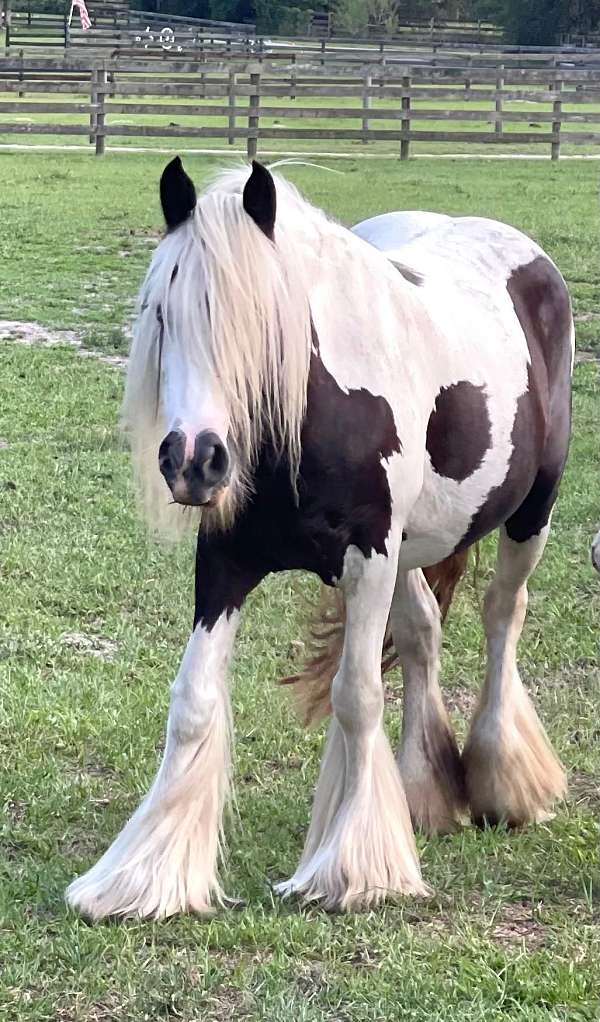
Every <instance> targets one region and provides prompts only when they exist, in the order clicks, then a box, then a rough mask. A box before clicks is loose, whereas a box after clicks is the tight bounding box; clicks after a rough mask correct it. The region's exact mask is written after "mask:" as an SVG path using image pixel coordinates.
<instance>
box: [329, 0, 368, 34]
mask: <svg viewBox="0 0 600 1022" xmlns="http://www.w3.org/2000/svg"><path fill="white" fill-rule="evenodd" d="M335 27H336V28H337V29H338V30H339V31H341V32H348V33H349V35H355V36H361V35H366V33H367V30H368V27H369V12H368V10H367V4H366V0H338V3H337V5H336V8H335Z"/></svg>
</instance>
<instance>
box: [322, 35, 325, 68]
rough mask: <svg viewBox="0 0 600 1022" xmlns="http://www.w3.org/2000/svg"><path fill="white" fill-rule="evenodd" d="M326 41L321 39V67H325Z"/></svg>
mask: <svg viewBox="0 0 600 1022" xmlns="http://www.w3.org/2000/svg"><path fill="white" fill-rule="evenodd" d="M325 45H326V41H325V39H321V67H325Z"/></svg>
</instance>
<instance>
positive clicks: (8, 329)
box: [0, 319, 127, 368]
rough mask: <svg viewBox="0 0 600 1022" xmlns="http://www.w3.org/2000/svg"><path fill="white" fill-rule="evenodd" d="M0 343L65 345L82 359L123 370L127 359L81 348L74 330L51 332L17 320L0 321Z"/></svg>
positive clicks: (31, 345)
mask: <svg viewBox="0 0 600 1022" xmlns="http://www.w3.org/2000/svg"><path fill="white" fill-rule="evenodd" d="M0 341H9V342H11V343H12V344H23V345H25V346H26V347H35V346H40V347H43V348H59V347H64V346H65V345H66V346H68V347H71V348H76V349H77V353H78V354H79V355H81V357H82V358H95V359H97V360H98V361H99V362H104V363H105V365H112V366H117V367H118V368H124V367H125V366H126V365H127V359H126V358H124V357H123V356H122V355H104V354H103V353H102V352H101V351H90V350H89V349H88V348H84V347H82V342H81V338H80V337H79V335H78V334H77V333H76V332H75V331H74V330H51V329H49V328H47V327H45V326H42V325H41V324H40V323H28V322H26V321H24V320H17V319H0Z"/></svg>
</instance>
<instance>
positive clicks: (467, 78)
mask: <svg viewBox="0 0 600 1022" xmlns="http://www.w3.org/2000/svg"><path fill="white" fill-rule="evenodd" d="M472 67H473V58H472V57H471V56H470V55H469V56H468V57H467V74H466V76H465V92H467V91H468V89H470V88H471V69H472Z"/></svg>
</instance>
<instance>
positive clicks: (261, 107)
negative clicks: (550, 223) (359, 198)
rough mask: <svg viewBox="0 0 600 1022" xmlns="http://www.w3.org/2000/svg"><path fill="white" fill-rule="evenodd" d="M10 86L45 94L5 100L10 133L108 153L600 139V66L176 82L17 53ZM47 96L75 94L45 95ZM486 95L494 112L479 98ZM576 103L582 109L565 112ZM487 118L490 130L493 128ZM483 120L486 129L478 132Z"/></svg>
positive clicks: (5, 129) (257, 73) (196, 77)
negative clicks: (524, 126) (137, 147)
mask: <svg viewBox="0 0 600 1022" xmlns="http://www.w3.org/2000/svg"><path fill="white" fill-rule="evenodd" d="M152 70H154V69H152ZM0 92H4V93H9V94H10V93H15V92H16V93H18V95H19V96H24V95H25V93H27V94H29V95H30V96H31V97H36V98H35V99H33V98H32V99H29V100H28V101H22V102H18V101H16V100H13V101H11V100H2V101H0V133H5V134H42V135H46V134H47V135H87V136H88V138H89V140H90V142H92V144H94V146H95V150H96V153H97V154H98V155H102V153H103V152H104V150H105V144H106V138H107V137H109V136H113V137H114V136H122V137H139V138H143V137H164V138H186V137H189V138H212V139H226V140H227V142H228V143H229V144H233V143H234V142H235V141H236V140H244V141H245V143H246V150H247V154H248V157H249V158H253V157H254V156H256V154H257V152H258V148H259V142H260V141H261V140H266V139H274V138H277V139H279V140H299V139H322V140H324V139H328V140H332V141H340V140H342V141H343V140H346V141H350V142H357V141H358V142H361V143H362V144H363V145H367V144H368V143H369V142H373V141H386V140H387V141H389V142H393V143H394V144H396V143H399V150H397V151H398V152H399V156H400V159H403V160H406V159H408V157H409V155H410V147H411V143H413V142H422V141H424V142H433V143H436V142H444V143H448V142H456V143H475V144H484V145H488V144H490V143H496V144H497V143H501V144H503V145H519V144H521V145H525V144H526V145H529V144H534V143H535V144H540V145H546V146H549V147H550V154H551V157H552V159H554V160H557V159H559V157H560V149H561V144H563V143H566V142H569V143H575V144H580V143H581V144H582V143H592V144H600V112H598V111H597V110H594V109H592V110H588V109H587V107H588V106H590V105H591V104H594V103H595V104H598V105H600V70H599V71H590V72H588V73H587V75H586V76H585V77H584V78H582V76H581V73H580V72H565V73H564V74H559V73H558V72H556V71H552V72H546V73H545V76H544V75H543V74H542V72H540V71H534V72H530V73H524V72H518V73H517V72H515V70H514V69H512V70H509V69H506V68H504V67H502V66H500V67H499V68H498V69H496V70H495V71H494V72H493V75H489V74H487V73H485V74H483V73H481V72H476V73H475V72H469V76H468V77H466V76H465V77H464V79H463V80H462V81H460V82H457V81H455V80H452V81H447V82H445V83H441V84H440V83H439V82H437V83H435V84H430V83H429V79H428V78H427V76H426V75H425V76H423V69H419V68H414V69H412V73H404V74H402V75H401V76H398V75H395V76H392V75H385V76H383V75H382V76H380V77H377V76H376V75H375V74H373V73H371V72H369V73H366V74H363V75H361V76H359V75H355V76H354V77H352V78H350V77H348V78H344V79H343V81H342V82H341V83H340V82H338V84H337V85H336V84H332V83H331V82H328V81H327V80H326V77H325V76H323V77H321V78H319V77H318V76H308V77H306V78H305V77H303V76H301V75H299V74H298V73H297V70H296V73H295V74H294V75H293V76H292V75H291V74H289V75H284V76H282V75H281V74H277V73H275V72H273V71H268V72H265V69H264V68H262V67H261V66H260V65H259V64H256V63H255V64H249V65H246V66H245V68H244V70H243V71H240V70H239V68H238V67H237V66H234V67H231V68H230V69H229V70H228V71H227V72H226V73H224V72H223V71H222V70H221V69H220V68H215V67H214V65H211V64H210V63H204V64H196V65H194V69H193V70H190V71H189V72H188V73H187V74H184V73H182V72H181V69H180V68H179V69H178V71H177V77H176V79H175V80H174V79H173V78H172V77H171V76H170V75H165V76H164V77H160V76H157V75H156V74H155V73H149V71H148V69H147V67H146V66H145V65H139V64H137V65H132V66H131V67H130V68H128V69H127V70H124V69H122V68H120V67H116V66H110V65H107V64H100V65H98V66H96V67H94V68H92V69H91V70H89V71H86V70H84V69H82V68H76V67H75V68H74V67H68V66H65V65H64V63H63V64H61V65H60V67H48V66H46V65H44V66H42V67H40V66H35V65H29V64H28V63H27V62H26V61H25V60H24V59H22V60H19V61H17V62H15V61H14V60H10V59H8V60H0ZM44 93H46V94H47V93H55V94H57V95H58V96H59V97H62V96H65V97H67V99H66V101H65V100H62V98H61V99H60V100H57V99H53V100H51V101H48V100H47V99H46V100H44V99H43V94H44ZM83 96H85V97H87V99H86V101H84V102H82V101H81V100H79V99H78V100H77V101H74V100H70V101H69V98H68V97H83ZM37 97H39V98H37ZM292 98H293V105H288V106H282V105H281V104H279V105H278V104H277V101H278V100H281V99H286V100H289V99H292ZM178 99H180V100H182V101H183V100H188V101H190V100H198V101H206V100H208V101H209V102H208V103H206V102H203V103H198V104H197V105H193V104H189V103H188V104H186V103H184V102H181V103H177V102H176V101H177V100H178ZM315 99H318V100H319V101H323V100H327V99H330V100H331V103H330V104H329V105H327V106H314V105H312V106H311V105H310V103H311V100H313V101H314V100H315ZM381 99H387V100H391V101H392V105H391V106H387V107H385V108H383V107H378V106H376V105H374V101H376V100H381ZM161 100H163V102H162V103H161ZM164 100H169V102H168V103H167V102H164ZM211 100H212V101H213V102H210V101H211ZM339 100H345V101H346V102H348V100H350V101H351V102H352V104H353V105H352V106H348V105H346V106H344V105H341V104H340V102H339ZM173 101H175V102H173ZM422 101H429V104H430V105H429V106H428V107H421V106H419V105H418V104H419V103H421V102H422ZM514 101H525V102H535V103H536V104H539V105H540V104H543V105H544V106H546V107H547V109H542V110H535V111H533V112H532V111H530V110H508V109H507V107H506V104H507V103H509V102H514ZM448 102H451V103H456V102H460V104H461V105H460V108H459V109H454V108H450V107H448V106H447V105H445V104H447V103H448ZM481 103H485V104H486V106H487V107H488V109H480V108H479V107H478V106H477V105H475V104H481ZM570 105H575V106H576V109H575V110H567V109H565V107H567V106H570ZM15 113H19V114H25V113H27V114H35V115H40V114H47V113H50V114H56V113H59V114H60V113H64V114H67V115H73V114H77V115H87V117H86V120H85V123H84V122H83V121H82V123H80V124H79V123H78V124H73V123H68V122H65V123H52V122H37V121H34V120H32V121H26V122H24V121H11V120H4V117H5V116H6V115H10V114H15ZM123 114H127V115H131V116H136V117H137V116H140V115H142V116H144V117H148V116H151V115H155V116H164V115H171V116H178V117H190V118H193V119H194V122H195V123H190V124H185V125H181V124H160V123H153V124H148V123H134V124H120V123H117V122H115V120H114V117H116V116H118V115H123ZM215 118H221V119H222V120H223V126H220V125H214V124H213V123H210V122H211V121H214V119H215ZM274 119H276V120H277V121H278V122H279V123H278V124H277V125H274V124H272V123H269V122H271V121H273V120H274ZM323 119H329V120H338V121H342V122H352V121H354V122H356V126H355V127H346V123H344V124H343V125H342V126H339V125H338V126H336V127H331V126H329V125H328V126H320V123H319V122H322V121H323ZM290 120H292V121H295V122H297V121H313V122H316V123H315V126H300V127H299V126H298V125H297V124H293V125H291V124H290V123H289V121H290ZM198 122H200V123H198ZM207 122H208V123H207ZM286 122H287V123H286ZM386 122H387V123H386ZM415 122H443V125H444V126H441V127H440V126H438V125H432V127H431V129H430V130H425V128H424V127H422V126H420V127H415ZM451 122H459V123H460V122H463V125H464V127H462V126H461V127H460V128H459V129H458V130H455V131H452V130H447V129H446V128H445V125H446V124H449V123H451ZM522 122H528V127H531V128H534V129H542V128H543V126H544V125H547V126H548V127H547V130H533V131H517V130H512V131H511V130H507V126H509V125H511V124H512V125H516V124H519V123H522ZM578 124H579V125H581V124H583V125H584V126H585V128H584V130H582V129H580V130H576V126H577V125H578ZM486 125H489V126H490V128H491V130H485V126H486ZM477 126H481V127H482V128H483V129H484V130H474V129H476V128H477ZM572 127H573V128H575V130H571V128H572Z"/></svg>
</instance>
